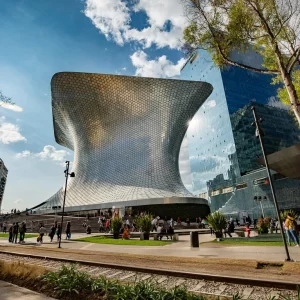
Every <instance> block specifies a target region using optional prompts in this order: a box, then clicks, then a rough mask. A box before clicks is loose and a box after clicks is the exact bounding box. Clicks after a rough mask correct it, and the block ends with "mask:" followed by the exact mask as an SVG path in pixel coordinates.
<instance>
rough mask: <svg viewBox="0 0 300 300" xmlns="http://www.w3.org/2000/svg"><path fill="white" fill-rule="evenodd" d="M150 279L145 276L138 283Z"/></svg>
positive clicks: (148, 276)
mask: <svg viewBox="0 0 300 300" xmlns="http://www.w3.org/2000/svg"><path fill="white" fill-rule="evenodd" d="M151 277H152V275H146V276H144V277H142V278H141V280H140V281H145V280H147V279H149V278H151Z"/></svg>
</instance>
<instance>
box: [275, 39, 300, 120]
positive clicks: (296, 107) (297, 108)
mask: <svg viewBox="0 0 300 300" xmlns="http://www.w3.org/2000/svg"><path fill="white" fill-rule="evenodd" d="M274 52H275V55H276V58H277V62H278V66H279V69H280V73H281V77H282V79H283V83H284V86H285V88H286V90H287V92H288V95H289V98H290V102H291V105H292V110H293V112H294V114H295V116H296V119H297V121H298V124H299V126H300V104H299V98H298V95H297V92H296V89H295V85H294V83H293V80H292V77H291V74H290V73H289V72H287V69H286V67H285V65H284V63H283V59H282V56H281V53H280V51H279V48H278V45H277V44H276V45H275V49H274Z"/></svg>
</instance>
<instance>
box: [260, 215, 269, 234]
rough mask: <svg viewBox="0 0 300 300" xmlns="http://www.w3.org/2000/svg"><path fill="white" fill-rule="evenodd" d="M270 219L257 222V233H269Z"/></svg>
mask: <svg viewBox="0 0 300 300" xmlns="http://www.w3.org/2000/svg"><path fill="white" fill-rule="evenodd" d="M270 221H271V220H270V218H268V217H266V218H264V219H263V218H259V219H258V222H257V231H258V234H264V233H268V232H269V227H270Z"/></svg>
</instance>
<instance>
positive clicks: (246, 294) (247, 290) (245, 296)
mask: <svg viewBox="0 0 300 300" xmlns="http://www.w3.org/2000/svg"><path fill="white" fill-rule="evenodd" d="M252 292H253V288H245V289H244V290H243V297H242V299H248V298H249V296H250V295H251V293H252Z"/></svg>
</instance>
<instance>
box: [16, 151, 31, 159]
mask: <svg viewBox="0 0 300 300" xmlns="http://www.w3.org/2000/svg"><path fill="white" fill-rule="evenodd" d="M30 155H31V152H30V151H28V150H24V151H22V152H20V153H17V154H16V157H17V158H24V157H29V156H30Z"/></svg>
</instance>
